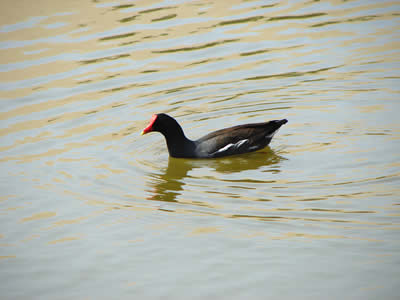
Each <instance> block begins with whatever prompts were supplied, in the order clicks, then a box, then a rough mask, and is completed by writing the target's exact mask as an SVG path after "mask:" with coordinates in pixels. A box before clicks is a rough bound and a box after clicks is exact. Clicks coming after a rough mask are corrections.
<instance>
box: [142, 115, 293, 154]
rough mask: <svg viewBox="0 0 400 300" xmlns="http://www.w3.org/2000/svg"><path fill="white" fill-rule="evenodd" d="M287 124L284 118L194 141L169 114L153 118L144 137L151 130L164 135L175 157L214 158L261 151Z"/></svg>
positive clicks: (223, 130)
mask: <svg viewBox="0 0 400 300" xmlns="http://www.w3.org/2000/svg"><path fill="white" fill-rule="evenodd" d="M286 123H287V120H286V119H282V120H273V121H269V122H264V123H253V124H244V125H237V126H233V127H229V128H225V129H221V130H217V131H214V132H211V133H209V134H207V135H205V136H203V137H202V138H200V139H198V140H196V141H192V140H190V139H188V138H187V137H186V136H185V134H184V133H183V130H182V127H181V126H180V125H179V124H178V122H177V121H176V120H175V119H174V118H172V117H170V116H169V115H167V114H156V115H153V116H152V117H151V120H150V123H149V125H147V127H146V128H145V129H144V130H143V131H142V135H143V134H146V133H148V132H151V131H158V132H160V133H162V134H163V135H164V137H165V140H166V142H167V147H168V152H169V155H170V156H172V157H185V158H215V157H222V156H228V155H233V154H241V153H246V152H253V151H257V150H260V149H262V148H264V147H266V146H267V145H268V144H269V142H270V141H271V139H272V137H273V136H274V134H275V133H276V132H277V131H278V129H279V128H280V127H281V126H282V125H283V124H286Z"/></svg>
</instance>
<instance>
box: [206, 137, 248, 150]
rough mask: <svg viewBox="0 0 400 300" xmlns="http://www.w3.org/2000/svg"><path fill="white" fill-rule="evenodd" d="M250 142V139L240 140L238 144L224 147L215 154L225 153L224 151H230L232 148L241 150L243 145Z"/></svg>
mask: <svg viewBox="0 0 400 300" xmlns="http://www.w3.org/2000/svg"><path fill="white" fill-rule="evenodd" d="M247 141H248V139H245V140H240V141H239V142H237V143H236V144H232V143H231V144H228V145H226V146H224V147H222V148H221V149H218V150H217V151H216V152H214V153H220V152H223V151H227V150H228V149H230V148H232V147H235V148H239V147H240V146H241V145H243V144H244V143H246V142H247Z"/></svg>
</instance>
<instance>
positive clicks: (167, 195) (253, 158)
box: [148, 147, 285, 202]
mask: <svg viewBox="0 0 400 300" xmlns="http://www.w3.org/2000/svg"><path fill="white" fill-rule="evenodd" d="M284 159H285V158H284V157H282V156H280V155H278V154H277V153H275V152H274V151H273V150H271V149H270V148H268V147H267V148H266V149H264V150H263V151H262V152H253V153H247V154H242V155H237V156H229V157H224V158H219V159H182V158H173V157H170V158H169V161H168V167H167V168H166V169H164V170H163V172H162V173H161V174H152V177H153V178H154V179H155V180H153V182H152V183H150V185H151V186H152V189H151V193H152V196H151V197H149V198H148V200H157V201H166V202H177V200H176V197H177V196H178V195H180V194H181V193H182V190H183V189H184V185H185V178H190V177H191V176H190V174H188V173H189V172H190V171H192V170H193V169H197V168H208V169H209V168H212V169H214V170H215V171H216V172H219V173H224V174H229V173H236V172H241V171H247V170H258V169H261V168H265V167H270V168H271V167H273V169H272V171H274V172H279V162H280V161H281V160H284Z"/></svg>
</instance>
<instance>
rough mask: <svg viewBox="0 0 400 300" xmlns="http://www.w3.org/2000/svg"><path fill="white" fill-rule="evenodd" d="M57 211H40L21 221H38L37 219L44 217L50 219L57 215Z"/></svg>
mask: <svg viewBox="0 0 400 300" xmlns="http://www.w3.org/2000/svg"><path fill="white" fill-rule="evenodd" d="M56 215H57V213H56V212H53V211H46V212H40V213H36V214H33V215H32V216H30V217H26V218H23V219H21V220H20V222H28V221H37V220H42V219H48V218H51V217H54V216H56Z"/></svg>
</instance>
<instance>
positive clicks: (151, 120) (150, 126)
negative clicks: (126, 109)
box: [141, 115, 157, 135]
mask: <svg viewBox="0 0 400 300" xmlns="http://www.w3.org/2000/svg"><path fill="white" fill-rule="evenodd" d="M156 119H157V115H153V116H152V117H151V119H150V123H149V125H147V127H146V128H145V129H143V131H142V133H141V135H143V134H146V133H148V132H151V131H153V124H154V122H155V121H156Z"/></svg>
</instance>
